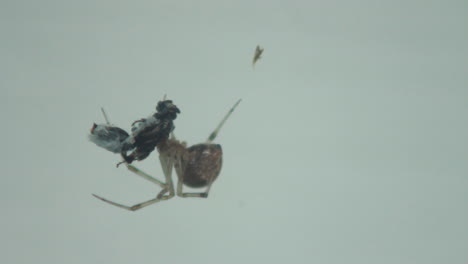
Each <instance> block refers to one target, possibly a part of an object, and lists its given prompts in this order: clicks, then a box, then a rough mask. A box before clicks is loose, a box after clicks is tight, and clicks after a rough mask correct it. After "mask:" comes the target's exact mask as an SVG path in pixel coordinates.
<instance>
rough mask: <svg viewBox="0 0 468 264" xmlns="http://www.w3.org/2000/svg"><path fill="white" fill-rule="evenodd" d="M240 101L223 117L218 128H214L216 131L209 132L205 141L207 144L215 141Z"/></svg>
mask: <svg viewBox="0 0 468 264" xmlns="http://www.w3.org/2000/svg"><path fill="white" fill-rule="evenodd" d="M241 100H242V99H239V100H238V101H237V102H236V103H235V104H234V106H233V107H231V109H230V110H229V112H227V114H226V115H225V116H224V118H223V119H222V120H221V122H220V123H219V124H218V126H217V127H216V129H215V130H214V131H213V132H211V134H210V136H209V137H208V139H207V140H206V142H207V143H211V142H213V140H215V138H216V136H217V135H218V133H219V130H221V127H222V126H223V125H224V123H225V122H226V120H227V119H228V118H229V116H230V115H231V114H232V112H234V109H236V107H237V106H238V105H239V103H240V102H241Z"/></svg>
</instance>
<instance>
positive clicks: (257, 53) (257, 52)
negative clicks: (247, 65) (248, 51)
mask: <svg viewBox="0 0 468 264" xmlns="http://www.w3.org/2000/svg"><path fill="white" fill-rule="evenodd" d="M263 50H264V49H263V48H262V47H260V46H259V45H257V47H256V48H255V53H254V57H253V60H252V67H254V68H255V63H256V62H257V61H258V60H259V59H261V56H262V53H263Z"/></svg>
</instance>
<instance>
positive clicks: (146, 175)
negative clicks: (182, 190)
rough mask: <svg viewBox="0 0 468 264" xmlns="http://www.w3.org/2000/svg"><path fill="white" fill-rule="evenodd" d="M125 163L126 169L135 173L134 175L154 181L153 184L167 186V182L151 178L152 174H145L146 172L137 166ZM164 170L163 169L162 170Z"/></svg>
mask: <svg viewBox="0 0 468 264" xmlns="http://www.w3.org/2000/svg"><path fill="white" fill-rule="evenodd" d="M126 165H127V169H128V170H129V171H131V172H133V173H135V174H136V175H138V176H140V177H142V178H144V179H146V180H148V181H150V182H152V183H154V184H157V185H159V186H161V188H166V187H167V184H166V183H164V182H162V181H160V180H158V179H156V178H153V177H152V176H150V175H149V174H147V173H146V172H144V171H142V170H140V169H138V168H137V167H135V166H133V165H131V164H126ZM163 172H164V171H163Z"/></svg>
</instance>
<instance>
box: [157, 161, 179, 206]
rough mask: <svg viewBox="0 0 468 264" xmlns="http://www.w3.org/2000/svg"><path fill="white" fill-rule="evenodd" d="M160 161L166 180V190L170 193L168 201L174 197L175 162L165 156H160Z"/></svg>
mask: <svg viewBox="0 0 468 264" xmlns="http://www.w3.org/2000/svg"><path fill="white" fill-rule="evenodd" d="M159 161H160V163H161V168H162V170H163V173H164V177H165V178H166V190H167V191H169V194H168V195H167V196H166V197H168V198H167V199H170V198H172V197H174V195H175V191H174V183H173V182H172V167H173V166H174V161H173V160H172V159H171V158H170V157H169V156H166V155H164V154H159Z"/></svg>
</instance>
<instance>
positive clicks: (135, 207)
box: [93, 189, 169, 211]
mask: <svg viewBox="0 0 468 264" xmlns="http://www.w3.org/2000/svg"><path fill="white" fill-rule="evenodd" d="M166 192H168V190H167V189H163V190H161V191H160V192H159V194H158V195H157V196H156V198H154V199H151V200H148V201H146V202H142V203H138V204H135V205H133V206H127V205H123V204H119V203H116V202H113V201H110V200H107V199H106V198H103V197H101V196H99V195H96V194H93V196H94V197H96V198H98V199H99V200H101V201H103V202H106V203H108V204H111V205H114V206H117V207H120V208H122V209H126V210H129V211H136V210H138V209H141V208H143V207H146V206H148V205H152V204H154V203H157V202H159V201H164V200H168V199H169V196H167V195H166V196H164V194H165V193H166Z"/></svg>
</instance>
